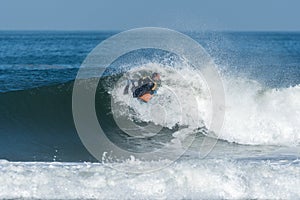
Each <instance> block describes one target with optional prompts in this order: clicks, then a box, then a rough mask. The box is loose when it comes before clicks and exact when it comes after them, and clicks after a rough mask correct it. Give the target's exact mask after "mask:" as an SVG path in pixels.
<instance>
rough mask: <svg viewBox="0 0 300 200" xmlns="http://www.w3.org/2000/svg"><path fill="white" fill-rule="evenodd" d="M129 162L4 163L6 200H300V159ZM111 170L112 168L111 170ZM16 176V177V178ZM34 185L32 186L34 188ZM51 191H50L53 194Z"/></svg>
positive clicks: (0, 177) (2, 178) (1, 176)
mask: <svg viewBox="0 0 300 200" xmlns="http://www.w3.org/2000/svg"><path fill="white" fill-rule="evenodd" d="M161 164H162V161H159V162H140V161H136V160H128V161H126V162H124V163H115V164H113V165H112V166H110V167H107V166H105V165H103V164H99V163H94V164H93V163H58V162H50V163H49V162H48V163H46V162H8V161H5V160H1V161H0V166H1V170H0V181H1V183H2V184H1V186H0V191H1V193H0V198H1V199H15V198H22V199H23V198H28V199H49V198H51V199H107V198H109V199H112V198H113V199H119V198H122V199H124V198H125V199H133V198H137V199H157V198H163V199H178V198H181V199H198V198H199V197H201V198H205V199H297V198H299V197H300V191H299V190H298V188H299V184H300V183H299V180H300V176H299V167H300V163H299V160H293V161H289V160H281V161H280V162H279V164H278V162H275V163H273V161H252V162H248V161H246V162H245V161H243V160H240V161H232V160H227V159H224V158H223V159H206V160H198V159H196V160H194V159H190V160H182V161H178V162H176V163H173V164H172V165H170V166H169V167H167V168H164V169H161V170H159V171H156V172H153V173H146V174H138V175H137V174H127V173H123V172H121V171H118V170H115V169H114V167H116V168H118V169H120V168H130V167H131V166H134V167H135V166H140V168H142V169H143V168H147V167H148V166H150V165H151V166H155V165H157V166H161ZM115 165H118V166H115ZM111 167H112V168H111ZM12 177H14V178H12ZM29 183H30V184H29ZM49 188H51V189H49Z"/></svg>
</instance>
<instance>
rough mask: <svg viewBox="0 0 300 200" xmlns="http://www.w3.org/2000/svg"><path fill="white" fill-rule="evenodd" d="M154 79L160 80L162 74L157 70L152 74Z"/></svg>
mask: <svg viewBox="0 0 300 200" xmlns="http://www.w3.org/2000/svg"><path fill="white" fill-rule="evenodd" d="M152 79H153V80H154V81H160V74H159V73H157V72H154V73H153V74H152Z"/></svg>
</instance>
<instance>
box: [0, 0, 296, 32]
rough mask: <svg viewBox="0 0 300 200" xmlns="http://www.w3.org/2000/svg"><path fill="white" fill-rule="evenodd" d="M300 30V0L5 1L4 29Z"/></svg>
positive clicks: (0, 15) (1, 5) (0, 4)
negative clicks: (151, 27) (159, 28)
mask: <svg viewBox="0 0 300 200" xmlns="http://www.w3.org/2000/svg"><path fill="white" fill-rule="evenodd" d="M144 26H160V27H166V28H172V29H176V30H200V31H201V30H241V31H247V30H260V31H265V30H267V31H268V30H269V31H300V1H299V0H198V1H197V0H173V1H172V0H147V1H146V0H119V1H116V0H107V1H102V0H0V30H126V29H130V28H136V27H144Z"/></svg>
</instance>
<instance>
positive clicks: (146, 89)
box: [132, 76, 157, 98]
mask: <svg viewBox="0 0 300 200" xmlns="http://www.w3.org/2000/svg"><path fill="white" fill-rule="evenodd" d="M156 89H157V83H156V82H155V81H154V80H153V79H152V78H150V77H149V76H146V77H143V78H141V79H139V81H138V86H137V87H133V88H132V95H133V97H135V98H137V97H140V96H143V95H144V94H146V93H150V94H151V95H152V94H154V93H155V91H156Z"/></svg>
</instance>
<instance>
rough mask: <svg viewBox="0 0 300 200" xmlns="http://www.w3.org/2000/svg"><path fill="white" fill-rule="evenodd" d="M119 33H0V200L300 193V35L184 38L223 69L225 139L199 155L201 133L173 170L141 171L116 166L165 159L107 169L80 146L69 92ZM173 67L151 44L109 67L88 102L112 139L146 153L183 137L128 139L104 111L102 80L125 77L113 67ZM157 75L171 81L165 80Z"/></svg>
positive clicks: (163, 135) (220, 34)
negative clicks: (87, 63) (95, 53)
mask: <svg viewBox="0 0 300 200" xmlns="http://www.w3.org/2000/svg"><path fill="white" fill-rule="evenodd" d="M116 33H117V32H112V31H106V32H63V31H49V32H48V31H47V32H44V31H16V32H15V31H1V32H0V47H1V48H0V113H1V116H0V146H1V148H0V182H1V183H3V186H0V198H42V199H43V198H46V199H49V198H62V199H69V198H80V199H82V198H119V197H122V198H124V197H125V198H126V197H127V198H147V199H151V198H161V197H162V198H169V199H173V198H183V199H190V198H196V199H198V198H289V199H294V198H300V193H299V190H298V188H299V185H300V182H299V180H300V165H299V156H300V154H299V152H300V148H299V145H300V121H299V120H300V118H299V113H300V104H299V103H298V102H299V99H300V86H299V84H300V33H298V32H201V33H197V32H187V33H185V34H187V35H189V36H190V37H191V38H193V39H194V40H196V41H197V42H198V43H199V44H201V45H202V46H203V47H204V48H205V50H206V51H207V52H208V53H209V54H210V56H211V57H212V58H213V60H214V62H215V63H216V65H217V67H218V69H219V71H220V74H221V77H222V79H223V82H224V86H225V93H226V101H227V103H228V105H227V107H226V112H227V113H228V116H227V121H226V123H225V125H224V126H225V128H224V134H223V135H222V137H221V138H220V140H219V141H218V143H217V145H216V147H215V148H214V149H213V151H212V152H211V153H210V154H209V155H208V157H206V158H205V159H200V158H199V154H198V153H199V152H198V151H199V149H198V147H199V146H200V145H201V142H202V141H203V139H204V137H205V136H204V135H203V134H201V133H199V135H198V136H197V137H198V139H197V140H196V141H195V143H193V145H192V146H191V148H190V149H189V150H188V151H187V152H186V153H185V154H184V156H182V157H181V158H180V159H179V160H177V161H176V162H175V163H173V164H172V165H170V166H169V167H167V168H164V169H162V170H160V171H158V172H154V173H153V174H142V175H133V174H130V173H124V172H122V171H119V170H118V169H120V168H122V169H128V168H130V167H133V166H134V167H140V168H144V167H145V168H147V167H149V166H152V165H153V166H156V165H157V166H160V165H162V164H163V163H164V161H161V162H159V161H158V162H153V163H151V162H146V161H145V162H140V161H135V160H134V159H132V160H129V161H126V162H125V163H123V162H121V163H115V164H112V165H113V167H112V168H110V167H107V166H105V165H102V163H101V162H100V163H99V162H98V161H97V160H96V159H95V158H94V157H93V156H92V155H91V154H90V153H89V152H88V151H87V150H86V149H85V147H84V146H83V144H82V143H81V141H80V139H79V137H78V135H77V131H76V129H75V126H74V122H73V117H72V98H71V97H72V86H73V80H74V79H75V77H76V75H77V72H78V69H79V67H80V65H81V63H82V62H83V61H84V59H85V58H86V56H87V55H88V54H89V53H90V51H91V50H92V49H93V48H95V47H96V46H97V45H98V44H99V43H100V42H101V41H103V40H105V39H107V38H108V37H110V36H112V35H114V34H116ZM166 58H167V59H166ZM179 60H180V59H179V58H178V57H176V56H175V55H173V54H172V53H168V52H162V51H158V50H157V51H155V50H153V49H152V50H141V51H139V52H133V53H132V54H128V55H126V56H124V57H121V58H120V59H118V60H117V61H116V62H115V63H114V64H113V65H114V66H113V69H114V70H111V71H110V72H108V73H107V77H105V78H104V80H101V84H100V86H99V87H100V89H99V90H100V92H99V93H98V94H97V95H96V98H95V100H96V102H97V103H96V110H97V112H98V113H97V114H98V119H100V121H102V122H100V123H102V124H103V128H104V129H105V130H106V131H107V132H108V133H109V137H110V139H112V140H113V142H114V143H115V144H117V145H119V146H120V147H121V148H124V149H128V150H130V151H147V150H151V148H158V147H160V146H161V145H163V144H165V143H168V142H169V141H171V140H172V139H173V136H172V134H173V133H174V132H175V133H176V131H178V130H177V129H176V127H175V128H173V129H170V128H168V127H165V129H163V131H162V133H161V134H159V135H157V136H155V137H153V138H150V139H147V140H143V139H138V140H132V139H130V138H129V137H128V135H126V134H124V133H122V131H120V130H119V129H118V128H117V127H116V124H115V123H114V122H113V118H112V116H111V112H110V92H114V91H107V90H111V87H107V85H108V86H109V85H111V84H112V83H114V81H115V80H116V79H117V78H118V76H119V75H120V73H122V71H118V70H117V68H118V67H122V66H128V65H135V66H136V65H147V64H148V65H149V63H150V65H152V64H153V65H155V64H170V65H171V66H172V65H174V63H175V65H176V63H177V62H179ZM164 76H168V81H169V80H171V82H172V78H173V77H172V75H171V74H165V75H164ZM165 79H167V78H165ZM167 83H168V82H167V81H166V82H165V83H164V84H167ZM170 87H171V86H170ZM177 89H178V90H179V91H182V92H184V90H186V87H183V86H178V88H177ZM115 92H116V91H115ZM190 106H191V108H192V107H193V105H192V104H191V105H190ZM139 120H140V121H142V122H143V118H140V119H139ZM150 121H151V120H150ZM148 122H149V121H147V123H148ZM99 145H101V144H99ZM53 162H54V163H53ZM86 162H87V163H86ZM91 162H96V163H91ZM115 165H116V166H115ZM125 171H126V170H125ZM12 177H14V178H12ZM64 177H65V178H64ZM29 179H30V180H31V181H32V185H30V184H29V185H28V181H29ZM17 180H18V181H17ZM66 180H68V181H66ZM77 183H78V184H79V185H77ZM79 186H80V187H79ZM10 188H14V190H12V189H10ZM49 188H53V190H49ZM79 188H80V189H79ZM114 188H115V189H114ZM121 194H123V195H124V196H122V195H121Z"/></svg>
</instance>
